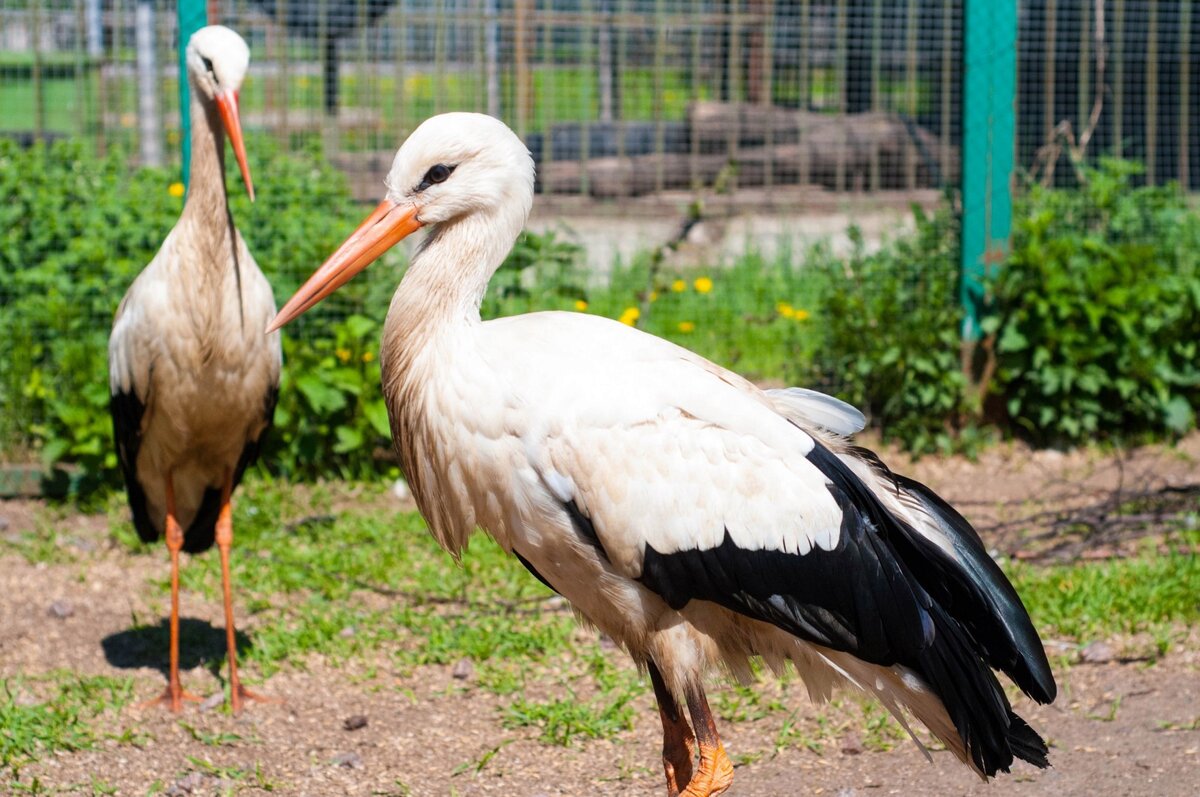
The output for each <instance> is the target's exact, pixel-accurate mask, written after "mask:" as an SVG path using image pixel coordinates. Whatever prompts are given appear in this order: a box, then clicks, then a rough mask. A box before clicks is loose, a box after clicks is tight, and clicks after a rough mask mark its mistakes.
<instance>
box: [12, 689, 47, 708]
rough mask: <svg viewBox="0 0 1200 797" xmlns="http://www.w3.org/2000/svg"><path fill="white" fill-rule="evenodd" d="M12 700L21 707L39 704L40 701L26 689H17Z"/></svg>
mask: <svg viewBox="0 0 1200 797" xmlns="http://www.w3.org/2000/svg"><path fill="white" fill-rule="evenodd" d="M12 702H13V704H14V705H17V706H20V707H21V708H29V707H30V706H36V705H40V704H41V702H42V701H40V700H38V699H37V695H35V694H34V693H33V692H30V691H29V690H28V689H18V690H17V693H16V694H15V695H13V697H12Z"/></svg>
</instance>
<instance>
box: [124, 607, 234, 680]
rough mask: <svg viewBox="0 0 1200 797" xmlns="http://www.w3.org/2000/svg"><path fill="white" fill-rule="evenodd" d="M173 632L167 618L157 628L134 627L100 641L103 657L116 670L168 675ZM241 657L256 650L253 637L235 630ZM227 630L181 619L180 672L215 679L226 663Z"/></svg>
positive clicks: (205, 622)
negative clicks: (150, 670) (205, 673)
mask: <svg viewBox="0 0 1200 797" xmlns="http://www.w3.org/2000/svg"><path fill="white" fill-rule="evenodd" d="M170 641H171V629H170V624H169V621H168V620H167V618H165V617H164V618H163V619H162V620H160V621H159V623H158V625H135V626H133V627H132V628H127V629H125V630H124V631H118V632H116V633H115V634H109V635H108V636H106V637H104V639H102V640H100V645H101V647H103V648H104V658H105V659H107V660H108V663H109V664H111V665H112V666H114V667H117V668H120V669H123V670H129V669H140V668H142V667H153V668H154V669H156V670H158V671H159V672H161V673H162V674H163V676H164V677H166V675H167V670H168V669H169V667H170V651H169V649H168V648H169V646H170ZM235 641H236V644H237V652H238V658H239V659H242V658H245V656H246V652H247V651H248V650H250V648H252V647H253V643H252V642H251V640H250V638H249V637H248V636H246V634H244V633H243V632H242V631H241V630H237V631H235ZM225 658H226V648H225V629H224V627H217V626H214V625H213V624H212V623H210V622H208V621H207V620H197V619H194V618H191V617H181V618H179V669H181V670H190V669H193V668H195V667H204V668H205V669H207V670H208V671H210V672H211V673H212V674H213V675H214V676H216V675H218V673H219V672H220V670H221V668H222V667H223V666H224V664H225Z"/></svg>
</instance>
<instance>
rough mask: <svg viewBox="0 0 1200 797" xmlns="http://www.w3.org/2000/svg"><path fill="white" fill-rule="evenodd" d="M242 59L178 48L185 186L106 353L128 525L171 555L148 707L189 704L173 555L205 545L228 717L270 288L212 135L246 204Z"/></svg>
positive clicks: (220, 35)
mask: <svg viewBox="0 0 1200 797" xmlns="http://www.w3.org/2000/svg"><path fill="white" fill-rule="evenodd" d="M249 62H250V51H249V49H248V48H247V47H246V43H245V42H244V41H243V40H242V38H241V37H240V36H238V35H237V34H236V33H234V32H233V31H232V30H230V29H229V28H225V27H221V26H211V27H207V28H202V29H201V30H198V31H197V32H196V33H194V34H193V35H192V38H191V40H190V41H189V42H188V47H187V67H188V79H189V81H190V85H191V96H192V109H191V113H192V120H193V127H192V160H191V185H190V186H189V188H188V195H187V202H186V203H185V204H184V206H183V214H182V215H181V216H180V218H179V222H178V223H177V224H176V225H175V227H174V229H172V230H171V232H170V233H169V234H168V235H167V239H166V240H165V241H164V242H163V245H162V248H161V249H159V251H158V254H157V255H155V257H154V259H153V260H152V261H150V265H148V266H147V267H146V268H145V270H144V271H142V273H141V274H140V275H139V276H138V278H137V279H136V280H135V281H134V283H133V285H131V286H130V288H129V291H128V293H126V294H125V298H124V299H123V300H122V301H121V306H120V307H119V308H118V309H117V317H116V321H115V322H114V324H113V331H112V337H111V338H110V339H109V343H108V368H109V386H110V388H111V390H112V402H111V408H112V416H113V436H114V438H115V441H116V445H117V454H118V457H119V459H120V462H121V470H122V472H123V473H124V475H125V486H126V490H127V492H128V494H129V506H130V508H131V509H132V510H133V522H134V526H136V527H137V531H138V534H139V535H140V536H141V538H142V539H143V540H146V541H151V540H156V539H158V538H159V537H162V536H165V537H166V542H167V548H168V550H169V551H170V552H171V665H170V666H171V670H170V677H169V680H168V684H167V688H166V691H165V692H164V693H163V696H162V702H163V703H166V704H169V705H170V707H171V710H173V711H179V709H180V705H181V701H182V700H184V699H194V696H192V695H188V694H186V693H185V692H184V691H183V689H182V687H181V686H180V683H179V552H180V551H181V550H183V551H188V552H189V553H198V552H200V551H204V550H207V549H208V548H210V547H212V544H213V542H214V541H215V542H216V544H217V547H218V549H219V550H220V553H221V576H222V579H223V583H224V593H225V595H224V598H225V633H226V641H227V643H228V646H229V682H230V687H231V698H230V699H231V703H232V707H233V710H234V711H235V712H237V711H240V710H241V707H242V701H243V699H244V698H246V697H255V696H254V695H253V694H251V693H249V692H248V691H247V690H245V689H244V688H243V687H242V685H241V682H240V681H239V679H238V672H237V656H236V649H235V639H234V624H233V602H232V595H231V590H230V585H229V549H230V546H231V545H232V544H233V521H232V516H231V513H230V494H231V493H232V492H233V489H234V488H235V487H236V486H237V484H238V482H239V481H241V478H242V473H243V472H244V471H245V469H246V467H247V466H248V465H249V464H250V463H251V462H253V461H254V459H255V457H256V456H257V455H258V449H259V445H260V444H261V443H262V439H263V434H264V433H265V432H266V430H267V427H268V426H269V425H270V423H271V416H272V414H273V413H274V409H275V398H276V395H277V393H278V388H279V365H280V350H279V335H277V334H276V335H270V336H267V337H264V336H263V334H262V329H263V326H264V325H265V324H266V323H267V321H268V320H269V319H270V318H271V316H272V315H274V313H275V300H274V298H273V297H272V295H271V286H270V285H268V284H267V280H266V278H264V277H263V275H262V272H261V271H259V270H258V266H257V265H256V264H255V262H254V258H252V257H251V256H250V252H249V250H247V248H246V242H245V241H243V240H242V236H241V234H240V233H239V232H238V230H237V228H236V227H235V226H234V224H233V217H232V216H231V215H230V213H229V202H228V197H227V195H226V192H225V133H228V135H229V139H230V143H231V144H232V145H233V151H234V154H235V155H236V156H237V161H238V166H240V167H241V171H242V177H243V178H244V179H245V181H246V190H247V191H248V192H249V194H250V198H251V199H253V198H254V188H253V185H252V184H251V181H250V170H249V168H248V167H247V165H246V149H245V146H244V145H243V143H242V130H241V125H240V123H239V121H238V103H237V93H238V88H239V87H240V86H241V85H242V79H243V78H244V77H245V76H246V67H247V66H248V64H249Z"/></svg>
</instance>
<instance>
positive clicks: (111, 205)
mask: <svg viewBox="0 0 1200 797" xmlns="http://www.w3.org/2000/svg"><path fill="white" fill-rule="evenodd" d="M248 149H249V150H250V152H251V168H252V169H253V171H254V174H255V179H256V182H257V183H258V186H259V200H258V202H257V203H255V204H253V205H252V204H250V203H249V202H248V200H247V199H246V198H245V196H244V195H243V194H241V193H238V192H237V190H235V189H239V188H240V186H239V185H238V182H237V181H236V179H231V181H230V189H231V197H232V202H233V206H234V207H233V212H234V217H235V219H236V220H237V222H238V226H239V228H240V229H241V230H242V232H243V234H244V235H245V237H246V239H247V242H248V244H249V246H250V249H251V251H252V252H253V253H254V254H255V257H256V259H257V260H258V262H259V265H260V266H261V267H262V268H263V271H264V272H265V273H266V274H267V277H268V279H269V280H270V281H271V283H272V285H273V286H274V288H275V292H276V298H277V299H278V300H282V299H286V298H287V297H288V296H290V295H291V294H292V292H293V291H294V290H295V289H296V288H297V287H298V286H299V284H300V283H301V282H302V281H303V280H304V279H305V278H307V276H308V275H309V274H310V273H311V272H312V270H313V269H314V268H315V267H316V266H317V265H318V264H319V263H320V262H321V261H322V260H323V259H324V258H325V257H326V256H327V255H328V254H329V253H330V252H331V251H332V250H333V249H334V247H335V246H336V245H337V244H338V243H340V242H341V240H342V239H343V238H344V237H345V236H346V235H347V234H348V233H349V232H350V230H352V229H353V228H354V227H355V226H356V224H357V223H358V222H359V221H360V220H361V218H362V216H363V215H364V213H365V209H364V208H361V207H356V206H355V205H354V203H353V202H352V201H351V199H350V196H349V192H348V190H347V188H346V184H345V181H344V179H343V178H342V177H341V176H340V174H338V173H337V172H335V171H333V170H332V169H331V168H330V167H329V166H328V165H327V164H326V163H325V162H324V161H323V160H322V159H321V157H320V155H319V153H317V152H313V151H308V152H300V153H296V154H290V155H288V154H283V153H280V152H279V151H278V150H277V149H276V147H275V146H274V145H273V144H272V143H271V142H270V140H269V139H266V138H261V139H260V138H256V139H254V140H252V141H251V142H250V146H249V147H248ZM126 163H127V158H126V153H124V152H121V151H113V152H110V153H109V154H108V155H107V156H106V157H102V158H99V159H95V158H92V157H91V156H90V155H88V154H87V153H86V151H85V150H84V149H83V147H81V146H80V145H79V144H77V143H71V142H66V143H59V144H56V145H54V146H51V147H48V148H47V147H42V146H36V147H34V148H32V149H29V150H21V149H18V148H16V147H15V146H14V145H12V144H11V143H8V142H3V141H0V195H3V196H5V197H6V198H7V200H8V201H6V202H5V203H3V204H0V300H2V301H0V336H2V337H3V339H5V340H8V341H11V344H10V346H9V347H8V349H7V350H6V352H5V355H4V356H0V451H2V452H3V454H0V459H8V460H12V459H23V458H27V457H31V456H40V457H41V458H42V459H43V460H44V461H46V462H47V463H53V462H60V461H67V462H74V463H78V464H79V465H80V466H81V467H82V468H83V470H84V471H85V473H86V474H87V475H88V477H89V481H88V482H85V485H88V486H90V485H92V484H95V483H98V482H108V483H113V484H115V483H116V476H115V457H114V455H113V453H112V445H111V441H110V430H109V419H108V407H107V405H108V388H107V384H108V379H107V364H106V348H107V340H108V334H109V329H110V327H111V319H112V313H113V311H114V310H115V308H116V306H117V303H118V301H119V300H120V297H121V296H122V294H123V293H124V292H125V290H126V288H127V287H128V285H129V284H130V282H131V281H132V280H133V278H134V277H135V276H136V274H137V273H138V272H139V271H140V270H141V269H142V268H143V267H144V266H145V264H146V263H148V262H149V260H150V258H151V257H153V255H154V253H155V251H157V249H158V246H159V245H160V243H161V241H162V239H163V237H164V236H165V235H166V233H167V231H168V230H169V229H170V228H171V226H172V225H173V224H174V223H175V221H176V219H177V218H178V215H179V211H180V209H181V208H182V199H181V198H179V197H178V196H175V195H173V194H172V192H171V191H169V187H170V186H171V184H172V182H173V180H174V177H173V175H171V174H170V173H168V172H166V171H164V170H154V169H142V170H137V171H130V170H129V169H127V167H126ZM1136 174H1137V168H1136V167H1135V166H1132V165H1130V164H1127V163H1123V162H1118V161H1105V162H1104V163H1103V164H1102V165H1101V167H1100V168H1098V169H1095V170H1092V171H1089V172H1087V173H1086V176H1087V180H1086V184H1085V185H1083V186H1082V187H1080V188H1074V189H1063V188H1056V189H1044V188H1037V187H1035V188H1032V189H1030V191H1029V192H1028V194H1027V195H1026V196H1025V197H1023V198H1022V199H1021V201H1020V202H1019V203H1018V207H1017V211H1018V212H1017V220H1016V232H1015V235H1014V249H1013V254H1012V256H1011V258H1010V259H1009V262H1008V263H1006V264H1005V265H1004V266H1003V267H1002V268H1001V269H999V270H998V273H997V277H996V279H995V280H994V281H993V282H992V283H991V284H990V291H991V300H992V308H993V314H992V315H991V316H990V317H988V318H987V319H986V320H985V330H986V331H987V332H988V333H989V335H990V337H989V339H988V341H985V346H984V347H983V351H984V352H987V351H989V350H991V351H994V353H995V358H996V359H995V362H994V363H993V365H994V366H995V370H994V377H993V378H992V379H991V380H990V383H989V384H987V385H984V386H983V387H984V388H987V389H990V391H991V397H992V398H994V399H999V402H998V403H999V404H1000V405H1002V406H1003V407H1004V408H1006V410H1007V412H1006V413H1000V414H999V415H993V416H992V417H991V419H992V420H995V421H999V422H1000V423H1001V424H1002V425H1003V426H1002V430H1003V431H1012V430H1019V431H1020V432H1021V433H1023V434H1025V435H1027V436H1029V437H1031V438H1032V439H1034V440H1036V441H1038V442H1042V443H1054V444H1059V443H1077V442H1082V441H1086V440H1090V439H1093V438H1096V437H1109V438H1118V439H1120V438H1129V437H1145V436H1151V435H1160V436H1161V435H1163V434H1177V433H1180V432H1183V431H1185V430H1187V429H1188V428H1190V427H1192V426H1193V425H1194V424H1195V407H1196V406H1197V405H1198V403H1200V350H1198V347H1200V273H1198V271H1200V269H1198V266H1197V258H1200V219H1198V218H1197V216H1196V214H1195V213H1194V212H1193V211H1192V210H1191V209H1190V208H1189V207H1188V205H1187V201H1186V198H1185V197H1184V196H1182V195H1181V194H1180V193H1179V192H1178V191H1176V190H1175V189H1173V188H1152V187H1151V188H1135V187H1133V185H1132V182H1131V181H1132V179H1133V178H1134V177H1135V176H1136ZM915 214H916V228H915V230H914V231H913V232H912V233H906V234H903V235H901V236H899V237H897V238H896V239H894V240H892V241H888V242H885V244H884V245H883V246H882V248H880V249H879V250H877V251H874V252H871V253H868V252H867V251H866V248H865V246H864V245H863V241H862V238H861V235H860V234H859V233H858V232H857V230H851V239H852V242H853V243H854V248H853V251H852V252H851V253H850V254H849V255H848V256H846V257H842V256H835V255H834V254H832V253H831V252H830V251H829V249H828V248H827V247H816V248H814V249H812V250H810V251H809V252H807V253H806V254H805V255H804V257H803V258H797V257H793V256H792V255H791V254H790V253H788V252H783V253H781V254H780V255H779V256H777V257H776V258H774V259H769V260H768V259H766V258H763V257H762V256H760V255H758V254H755V253H752V252H751V253H748V254H746V255H744V256H742V257H740V258H737V259H736V260H735V261H734V262H732V263H730V264H729V265H727V266H725V267H720V268H697V269H691V270H687V271H679V270H671V269H665V268H663V264H662V261H661V258H656V257H654V256H650V255H647V256H641V257H637V258H635V259H634V261H633V262H632V263H631V264H630V265H628V266H624V267H621V266H619V267H618V268H616V269H615V270H614V272H613V273H612V275H611V277H610V279H609V280H608V281H607V282H606V283H605V284H602V285H601V284H597V283H596V282H595V281H594V280H590V279H589V278H588V275H587V273H586V271H585V270H584V269H583V266H582V252H581V250H580V249H579V247H577V246H576V245H574V244H572V243H570V242H568V241H564V240H563V239H562V238H560V237H559V236H558V235H557V234H555V233H549V234H545V235H537V234H532V233H526V234H525V235H523V236H522V237H521V239H520V240H519V241H518V243H517V246H516V247H515V249H514V251H513V253H512V254H511V255H510V256H509V258H508V260H506V261H505V263H504V265H502V266H501V268H500V270H499V271H498V273H497V275H496V277H495V279H494V280H493V281H492V285H491V287H490V289H489V291H488V294H487V296H486V297H485V299H484V305H483V308H482V314H483V316H484V317H495V316H502V315H512V314H515V313H523V312H530V311H533V310H540V309H567V310H572V309H573V310H577V311H582V312H588V313H596V314H600V315H605V316H608V317H611V318H616V319H620V320H622V321H624V322H625V323H629V324H635V325H637V326H639V327H640V328H642V329H644V330H646V331H648V332H651V333H653V334H656V335H660V336H662V337H665V338H668V339H671V340H674V341H675V342H677V343H679V344H681V345H683V346H686V347H687V348H690V349H692V350H694V351H696V352H698V353H700V354H701V355H703V356H705V357H708V358H710V359H712V360H714V361H715V362H718V363H720V364H722V365H725V366H727V367H729V368H732V369H734V370H737V371H738V372H740V373H743V374H745V375H747V376H749V377H750V378H753V379H758V380H763V381H769V382H775V383H781V382H782V383H788V384H800V385H808V386H812V387H817V388H820V389H824V390H828V391H829V392H831V393H834V394H835V395H838V396H840V397H841V398H843V399H845V400H847V401H849V402H851V403H853V404H855V405H858V406H860V407H862V408H863V409H864V410H865V411H866V412H867V413H868V415H869V417H870V418H871V420H872V421H873V422H874V423H875V424H876V425H877V426H879V427H880V428H881V430H882V431H883V434H884V435H885V437H887V438H889V439H894V440H897V441H899V442H900V443H902V444H903V445H905V446H906V447H908V448H910V449H912V450H916V451H929V450H936V449H943V450H944V449H947V448H950V447H962V446H964V445H966V446H968V447H969V446H971V445H973V444H974V443H975V442H976V441H977V440H978V439H979V434H980V432H979V429H980V428H981V427H980V424H981V411H980V390H979V387H980V386H978V385H974V384H973V383H972V381H971V378H969V376H968V375H967V374H966V373H964V371H963V368H962V365H961V358H962V348H961V345H960V341H959V327H960V323H961V309H960V305H959V300H958V258H959V253H958V241H959V237H958V222H957V218H956V216H955V215H954V213H953V211H952V210H951V209H950V208H949V207H944V208H942V209H940V210H938V211H937V212H936V213H934V214H933V215H926V214H924V213H922V212H921V211H920V210H919V209H918V210H915ZM404 260H405V258H404V255H403V253H402V252H401V251H399V250H397V251H394V252H392V253H389V254H388V255H385V256H384V257H383V258H382V259H381V262H380V263H378V264H376V265H375V266H373V267H372V268H371V269H368V270H367V271H366V272H364V273H363V274H361V275H360V276H359V277H357V278H356V279H355V280H353V281H352V282H350V283H349V284H348V285H346V286H345V287H344V288H343V289H342V290H340V291H338V292H337V294H335V295H334V296H332V297H330V298H329V299H327V300H326V301H325V302H322V303H321V304H320V305H318V306H317V307H316V308H314V309H313V310H311V311H310V312H308V313H307V314H305V315H304V316H303V317H302V318H300V319H297V321H295V322H293V323H292V324H291V325H289V326H288V328H287V329H286V330H285V331H284V332H285V334H284V373H283V385H282V389H281V392H280V400H279V406H278V409H277V414H276V418H275V431H274V432H273V433H272V436H271V438H270V441H269V443H268V445H267V449H266V452H265V454H264V458H263V462H264V465H265V467H267V468H268V469H270V470H272V471H275V472H277V473H280V474H282V475H284V476H287V477H289V478H317V477H321V476H328V475H334V476H341V477H367V476H370V475H372V474H378V473H380V472H386V473H391V472H393V471H394V465H393V464H391V459H390V453H389V451H390V441H389V432H388V426H387V417H386V410H385V407H384V404H383V400H382V396H381V392H380V385H379V360H378V356H379V336H380V328H381V324H382V321H383V318H384V316H385V314H386V312H387V308H388V304H389V302H390V298H391V295H392V292H393V290H394V288H395V286H396V284H397V283H398V282H399V279H400V276H401V273H402V271H403V267H404ZM988 343H990V344H993V345H990V346H989V345H986V344H988ZM985 373H990V370H989V369H985ZM989 406H990V404H989Z"/></svg>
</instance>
